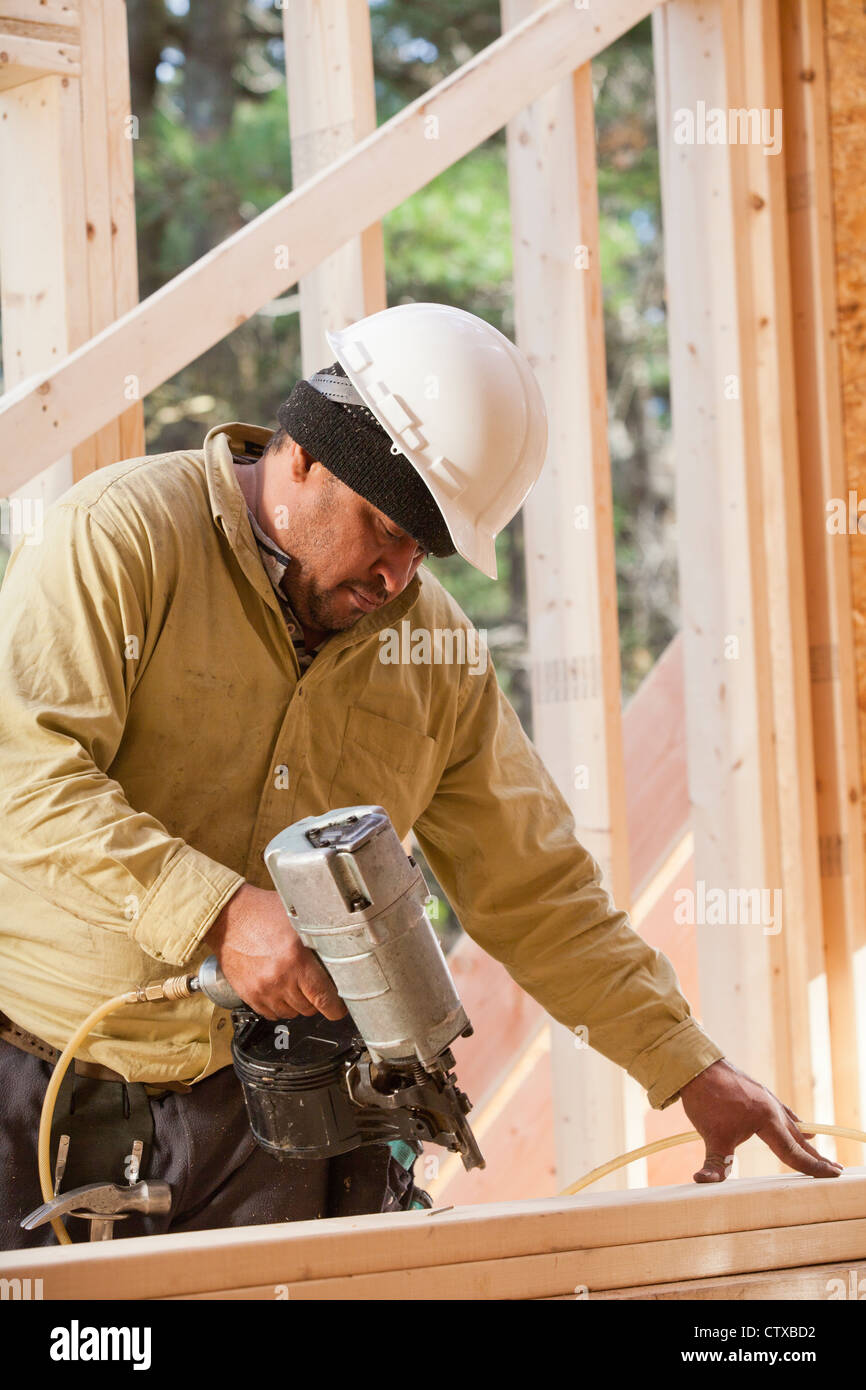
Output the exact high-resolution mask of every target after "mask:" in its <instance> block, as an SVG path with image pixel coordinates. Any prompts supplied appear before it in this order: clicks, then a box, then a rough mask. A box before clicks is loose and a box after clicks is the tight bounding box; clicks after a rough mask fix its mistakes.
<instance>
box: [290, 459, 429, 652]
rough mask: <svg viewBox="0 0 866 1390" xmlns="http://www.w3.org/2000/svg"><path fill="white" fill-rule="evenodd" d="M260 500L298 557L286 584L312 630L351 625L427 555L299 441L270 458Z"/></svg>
mask: <svg viewBox="0 0 866 1390" xmlns="http://www.w3.org/2000/svg"><path fill="white" fill-rule="evenodd" d="M269 465H273V466H272V467H270V466H269ZM262 503H263V506H264V510H265V514H266V515H267V517H268V518H269V520H270V519H273V533H274V536H275V539H276V540H277V542H278V544H279V545H280V546H281V547H282V548H283V550H285V551H286V552H287V553H288V554H289V555H291V557H292V563H291V565H290V566H289V569H288V571H287V573H286V577H285V579H284V581H283V587H284V588H285V589H286V592H287V595H288V598H289V602H290V603H291V605H292V607H293V609H294V610H295V612H296V613H297V616H298V618H299V619H300V620H301V622H302V623H303V624H304V625H305V626H307V627H311V628H317V629H320V630H321V631H324V632H339V631H341V630H343V629H344V628H349V627H351V626H352V625H353V624H354V623H356V622H357V621H358V619H359V618H362V617H363V616H364V614H365V613H370V612H372V611H373V610H374V609H375V608H379V607H381V605H382V604H383V603H387V602H388V601H389V600H390V599H392V598H396V596H397V595H398V594H399V593H401V592H402V591H403V589H405V588H406V585H407V584H408V583H409V581H410V580H411V579H412V577H413V576H414V574H415V571H416V570H417V569H418V566H419V565H420V563H421V561H422V560H423V559H424V556H425V553H426V552H425V551H424V550H423V549H422V548H421V547H420V546H419V545H418V544H417V542H416V541H415V540H414V539H413V538H412V537H411V536H409V535H407V533H406V532H405V531H403V530H401V529H400V527H399V526H397V525H396V524H395V523H394V522H393V521H391V520H390V519H389V518H388V517H386V516H385V515H384V513H383V512H380V511H378V510H377V509H376V508H375V507H373V506H371V504H370V503H369V502H367V501H365V499H364V498H363V497H360V496H359V495H358V493H356V492H353V491H352V489H351V488H349V487H346V485H345V483H342V482H340V480H339V479H338V478H335V477H334V475H333V474H332V473H329V472H328V470H327V469H326V468H325V467H324V466H323V465H322V464H321V463H318V462H315V461H313V460H312V459H311V458H310V455H309V454H307V453H306V452H305V451H304V450H303V449H302V448H301V447H300V445H299V444H297V443H295V441H294V440H289V441H287V442H286V443H285V444H284V445H283V446H282V447H281V448H280V449H279V450H278V451H276V452H275V453H274V454H273V455H268V456H267V457H266V459H265V477H264V487H263V492H262Z"/></svg>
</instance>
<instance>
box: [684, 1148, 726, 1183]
mask: <svg viewBox="0 0 866 1390" xmlns="http://www.w3.org/2000/svg"><path fill="white" fill-rule="evenodd" d="M733 1162H734V1155H733V1154H720V1153H710V1152H709V1150H707V1154H706V1157H705V1159H704V1164H703V1167H702V1168H699V1169H698V1171H697V1173H693V1174H692V1177H693V1178H694V1180H695V1182H724V1181H725V1178H728V1177H730V1175H731V1166H732V1164H733Z"/></svg>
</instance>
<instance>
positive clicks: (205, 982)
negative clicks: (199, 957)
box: [195, 956, 245, 1009]
mask: <svg viewBox="0 0 866 1390" xmlns="http://www.w3.org/2000/svg"><path fill="white" fill-rule="evenodd" d="M195 988H197V989H200V990H201V992H202V994H206V995H207V997H208V999H210V1001H211V1003H212V1004H216V1005H218V1006H219V1008H221V1009H242V1008H244V1005H245V1001H244V1000H243V999H241V997H240V995H239V994H237V993H236V992H235V990H234V989H233V988H232V986H231V985H230V984H229V982H228V980H227V979H226V977H225V975H224V974H223V972H222V969H221V968H220V963H219V961H218V960H217V958H216V956H208V958H207V960H206V961H205V962H204V964H203V965H202V966H201V967H200V969H199V972H198V975H197V977H196V985H195Z"/></svg>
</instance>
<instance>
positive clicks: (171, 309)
mask: <svg viewBox="0 0 866 1390" xmlns="http://www.w3.org/2000/svg"><path fill="white" fill-rule="evenodd" d="M653 7H654V0H608V3H606V4H605V5H603V6H596V7H593V8H587V9H584V8H577V7H576V6H574V5H573V4H571V3H570V2H567V0H551V3H550V4H549V5H546V6H545V7H544V9H541V10H539V11H538V12H537V13H536V14H534V15H533V16H532V17H531V18H530V19H527V20H525V21H524V22H523V23H522V24H519V25H517V26H516V27H515V28H514V29H512V30H509V31H508V33H506V34H503V35H502V37H501V38H499V39H497V40H496V41H495V42H494V43H492V44H490V45H489V47H487V48H486V49H484V50H483V52H481V53H479V54H477V55H476V56H475V57H474V58H472V59H471V60H470V61H469V62H468V63H465V64H464V65H463V67H461V68H459V69H458V71H457V72H455V73H452V74H451V75H450V76H449V77H447V78H445V79H444V81H442V82H440V83H438V84H437V85H436V86H435V87H434V88H433V89H432V90H431V91H430V92H429V93H427V94H426V95H425V96H423V97H419V98H418V100H417V101H415V102H412V103H411V104H410V105H409V106H408V107H406V109H405V110H403V111H401V112H399V113H398V114H397V115H396V116H394V117H392V119H391V120H390V121H387V122H386V123H385V124H384V125H382V126H380V127H379V129H378V130H376V131H375V132H374V133H372V134H371V135H369V136H367V137H366V138H365V139H363V140H362V141H360V143H359V144H358V145H356V146H355V147H354V149H353V150H351V151H350V152H349V153H348V154H346V155H344V156H342V157H341V158H339V159H337V160H336V161H335V162H334V163H333V164H331V165H329V166H328V168H327V169H325V170H323V171H322V172H321V173H320V174H317V175H315V176H314V177H313V178H311V179H309V180H308V181H307V182H306V183H304V184H303V185H302V186H301V187H300V188H299V189H297V190H295V191H293V192H292V193H290V194H288V195H287V197H285V198H282V199H280V201H279V202H277V203H276V204H275V205H274V206H273V207H272V208H269V209H268V211H267V212H264V213H262V214H261V215H260V216H259V217H257V218H255V220H254V221H253V222H251V223H249V224H248V225H247V226H246V227H244V228H242V229H241V230H240V231H238V232H236V233H235V234H234V235H233V236H231V237H229V238H227V240H225V241H223V242H222V243H221V244H220V245H219V246H216V247H214V249H213V250H212V251H210V252H209V253H208V254H207V255H205V256H203V257H202V259H201V260H199V261H197V262H196V263H195V264H194V265H192V266H190V267H189V269H187V270H185V271H183V272H182V273H181V274H180V275H178V276H176V277H175V279H173V280H171V281H169V283H168V284H166V285H164V286H163V287H162V288H161V289H160V290H157V291H156V293H155V294H153V295H151V296H150V298H149V299H146V300H144V302H143V303H142V304H140V305H139V306H137V307H136V308H135V309H133V310H131V311H130V312H129V313H127V314H125V315H124V316H123V317H122V318H120V319H119V320H118V321H117V322H116V323H115V324H113V325H112V327H111V328H108V329H106V330H104V331H103V332H102V333H100V334H97V336H96V337H95V338H93V339H92V340H91V341H90V342H89V343H87V344H86V345H85V346H84V347H82V348H79V349H78V350H77V351H76V352H73V353H72V354H70V356H69V357H67V358H65V359H64V361H63V362H61V363H59V364H58V365H57V366H56V367H54V368H53V369H52V370H51V371H48V372H45V373H43V374H41V375H38V376H35V377H33V378H30V379H29V380H28V381H26V382H24V383H22V384H21V385H20V386H19V387H18V388H17V389H16V390H14V391H11V392H9V393H8V394H7V396H6V397H5V398H4V399H3V401H2V403H0V459H2V460H3V465H2V475H0V490H2V491H3V492H9V491H11V490H12V489H13V488H15V487H18V486H21V485H22V484H23V483H25V482H26V481H27V479H28V478H29V477H30V476H32V475H33V474H34V473H36V472H38V471H39V470H40V469H42V468H44V467H46V466H47V465H48V464H50V463H51V462H52V461H53V460H54V459H55V458H57V457H58V456H59V455H61V454H63V453H65V452H66V451H67V450H68V449H70V448H71V447H72V446H73V445H75V444H77V443H78V442H79V441H80V440H82V439H85V438H87V437H88V436H89V435H91V434H94V433H95V432H96V430H98V429H99V427H100V426H101V425H103V424H105V422H106V421H107V420H111V419H114V418H115V417H116V416H117V415H118V414H120V413H121V411H122V410H123V409H124V408H125V406H126V405H127V404H128V402H129V399H130V390H131V389H135V390H137V392H138V395H139V396H144V395H146V394H147V393H148V392H149V391H152V390H153V388H154V387H155V386H158V385H159V384H160V383H161V382H163V381H166V380H167V379H168V378H169V377H172V376H174V374H175V373H176V372H178V371H180V370H181V368H182V367H185V366H186V365H187V363H189V362H191V361H193V360H194V359H195V358H196V357H198V356H200V355H201V353H203V352H204V351H205V350H206V349H207V348H209V347H212V346H213V344H214V343H217V342H219V341H220V340H221V339H222V338H224V337H226V335H227V334H229V333H231V331H232V329H234V328H237V327H238V326H239V325H240V324H242V323H244V322H246V320H247V319H249V318H250V317H251V315H252V314H254V313H255V312H256V310H257V309H259V308H261V306H262V305H263V304H267V303H268V302H269V301H270V300H272V299H275V298H276V297H277V296H278V295H280V294H283V293H284V292H285V291H286V290H287V289H289V288H290V287H291V286H292V285H294V284H296V283H297V281H298V279H299V278H300V276H302V275H304V274H306V273H307V272H308V271H310V270H311V269H312V268H313V267H314V266H316V265H317V264H318V263H319V262H320V261H322V260H324V258H325V257H326V256H329V255H330V254H331V253H332V252H333V251H335V250H336V249H337V248H338V247H339V246H342V245H343V244H344V242H346V241H347V240H348V239H349V238H350V237H353V236H356V235H357V234H358V233H359V232H361V231H363V229H364V228H365V227H368V226H369V225H370V224H371V223H372V222H375V221H376V220H377V219H378V218H380V217H383V216H384V215H385V214H386V213H387V212H389V211H390V209H391V208H393V207H396V206H397V205H398V204H399V203H401V202H403V201H404V200H405V199H406V198H408V197H409V196H410V195H411V194H412V193H414V192H416V191H417V190H418V189H419V188H422V187H423V186H424V185H425V184H427V183H429V182H430V180H431V179H433V178H435V177H436V175H437V174H440V173H441V172H442V170H443V169H447V168H448V167H449V166H450V165H451V164H453V163H454V162H455V161H456V160H458V159H460V158H462V156H463V155H465V154H467V153H468V151H469V150H471V149H473V148H474V147H475V146H476V145H478V144H479V143H480V142H481V141H483V140H486V139H487V138H488V137H489V136H490V135H492V134H493V133H494V132H495V131H497V130H499V129H500V128H501V127H502V126H503V125H504V124H505V122H506V121H507V120H508V119H509V117H511V116H512V115H513V114H514V112H515V111H517V110H519V109H520V108H521V107H522V106H525V105H526V104H527V103H528V102H530V101H533V100H534V99H535V98H536V97H537V96H539V95H540V94H541V93H542V92H544V91H546V90H547V89H548V88H549V87H551V86H552V85H553V84H555V83H557V82H559V81H561V80H562V79H563V78H564V77H566V76H567V75H568V74H569V73H570V72H572V71H573V69H575V68H577V67H580V66H581V64H583V63H586V62H589V60H590V59H591V58H593V57H594V56H595V55H596V54H597V53H600V52H601V51H602V50H603V49H605V48H607V47H608V46H609V45H610V44H611V43H613V42H614V40H615V39H617V38H618V37H619V36H620V35H621V34H623V33H624V32H625V31H626V30H628V29H630V28H631V27H632V26H633V25H634V24H636V23H637V22H638V21H639V20H640V19H642V18H644V17H645V16H646V15H647V14H649V13H650V11H651V10H652V9H653Z"/></svg>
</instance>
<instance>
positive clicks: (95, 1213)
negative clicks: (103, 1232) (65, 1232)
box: [21, 1180, 171, 1231]
mask: <svg viewBox="0 0 866 1390" xmlns="http://www.w3.org/2000/svg"><path fill="white" fill-rule="evenodd" d="M170 1210H171V1188H170V1187H169V1185H168V1183H167V1182H162V1181H161V1180H156V1181H155V1182H136V1183H133V1184H132V1186H131V1187H126V1186H121V1184H120V1183H115V1182H90V1183H87V1184H85V1186H84V1187H74V1188H72V1190H71V1191H70V1192H61V1193H60V1194H59V1196H57V1197H53V1198H52V1199H51V1201H50V1202H43V1204H42V1206H41V1207H37V1208H36V1210H35V1211H31V1213H30V1215H29V1216H25V1218H24V1220H23V1221H22V1222H21V1225H22V1226H23V1227H24V1229H25V1231H32V1230H33V1229H34V1228H35V1227H36V1226H44V1225H45V1223H46V1222H47V1221H52V1220H53V1219H54V1218H55V1217H57V1216H92V1217H97V1218H98V1217H106V1216H117V1217H120V1216H125V1215H126V1214H127V1213H128V1212H131V1211H138V1212H143V1213H145V1214H150V1213H157V1212H159V1213H162V1212H167V1211H170Z"/></svg>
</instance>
